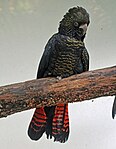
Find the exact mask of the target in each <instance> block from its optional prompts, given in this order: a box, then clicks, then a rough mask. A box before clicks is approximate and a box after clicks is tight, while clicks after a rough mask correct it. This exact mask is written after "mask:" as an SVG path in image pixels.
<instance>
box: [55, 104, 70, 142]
mask: <svg viewBox="0 0 116 149" xmlns="http://www.w3.org/2000/svg"><path fill="white" fill-rule="evenodd" d="M52 125H53V126H52V135H53V136H54V141H59V142H61V143H64V142H65V141H67V139H68V136H69V117H68V104H59V105H57V106H56V108H55V116H54V118H53V123H52Z"/></svg>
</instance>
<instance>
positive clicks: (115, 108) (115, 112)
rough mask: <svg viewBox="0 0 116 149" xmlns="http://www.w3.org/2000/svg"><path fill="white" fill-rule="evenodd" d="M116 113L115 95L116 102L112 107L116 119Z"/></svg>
mask: <svg viewBox="0 0 116 149" xmlns="http://www.w3.org/2000/svg"><path fill="white" fill-rule="evenodd" d="M115 115H116V95H115V98H114V103H113V107H112V118H113V119H114V117H115Z"/></svg>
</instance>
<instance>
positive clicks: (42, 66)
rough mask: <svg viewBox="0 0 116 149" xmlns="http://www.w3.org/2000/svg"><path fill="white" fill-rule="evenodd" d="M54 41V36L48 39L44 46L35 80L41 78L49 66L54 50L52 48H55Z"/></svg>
mask: <svg viewBox="0 0 116 149" xmlns="http://www.w3.org/2000/svg"><path fill="white" fill-rule="evenodd" d="M55 39H56V34H55V35H53V36H52V37H51V38H50V39H49V41H48V43H47V44H46V46H45V50H44V53H43V55H42V58H41V60H40V63H39V67H38V72H37V79H39V78H42V77H43V76H44V73H45V71H46V70H47V68H48V66H49V62H50V57H51V53H52V51H53V50H54V46H55V41H56V40H55Z"/></svg>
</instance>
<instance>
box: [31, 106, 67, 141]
mask: <svg viewBox="0 0 116 149" xmlns="http://www.w3.org/2000/svg"><path fill="white" fill-rule="evenodd" d="M44 132H46V135H47V138H48V139H49V138H50V139H51V138H52V137H54V141H59V142H61V143H64V142H66V141H67V140H68V136H69V117H68V104H58V105H57V106H51V107H45V108H37V109H36V110H35V112H34V115H33V117H32V120H31V122H30V125H29V129H28V135H29V137H30V138H31V139H32V140H38V139H40V138H41V136H42V135H43V133H44Z"/></svg>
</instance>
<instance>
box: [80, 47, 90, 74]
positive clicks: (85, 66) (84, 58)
mask: <svg viewBox="0 0 116 149" xmlns="http://www.w3.org/2000/svg"><path fill="white" fill-rule="evenodd" d="M81 59H82V63H83V71H84V72H85V71H88V70H89V54H88V52H87V49H86V48H83V49H82V54H81Z"/></svg>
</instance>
